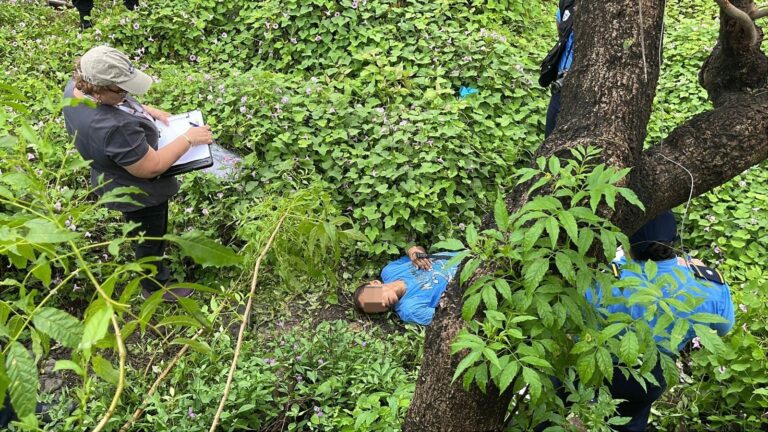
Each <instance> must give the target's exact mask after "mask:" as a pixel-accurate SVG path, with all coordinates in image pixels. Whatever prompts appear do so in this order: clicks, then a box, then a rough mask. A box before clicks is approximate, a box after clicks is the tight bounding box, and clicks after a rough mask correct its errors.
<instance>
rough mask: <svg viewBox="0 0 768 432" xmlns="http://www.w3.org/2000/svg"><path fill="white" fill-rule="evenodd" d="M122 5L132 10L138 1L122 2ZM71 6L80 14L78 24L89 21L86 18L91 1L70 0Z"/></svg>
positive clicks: (88, 14) (88, 15)
mask: <svg viewBox="0 0 768 432" xmlns="http://www.w3.org/2000/svg"><path fill="white" fill-rule="evenodd" d="M123 3H124V4H125V7H126V8H128V10H134V9H136V7H137V6H138V5H139V0H123ZM72 4H73V5H75V7H76V8H77V11H78V12H79V13H80V22H81V23H82V22H85V21H89V20H88V19H86V17H90V16H91V10H93V0H72Z"/></svg>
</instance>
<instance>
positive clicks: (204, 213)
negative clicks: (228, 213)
mask: <svg viewBox="0 0 768 432" xmlns="http://www.w3.org/2000/svg"><path fill="white" fill-rule="evenodd" d="M202 213H203V216H208V209H207V208H204V209H203V210H202Z"/></svg>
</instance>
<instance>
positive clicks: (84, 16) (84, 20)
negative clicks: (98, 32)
mask: <svg viewBox="0 0 768 432" xmlns="http://www.w3.org/2000/svg"><path fill="white" fill-rule="evenodd" d="M72 4H73V5H74V6H75V8H76V9H77V12H78V13H79V14H80V27H81V28H83V29H87V28H90V27H93V24H92V22H91V11H92V10H93V0H72Z"/></svg>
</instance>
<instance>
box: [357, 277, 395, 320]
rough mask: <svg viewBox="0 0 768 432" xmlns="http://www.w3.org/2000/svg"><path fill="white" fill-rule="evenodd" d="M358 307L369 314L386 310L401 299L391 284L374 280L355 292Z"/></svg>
mask: <svg viewBox="0 0 768 432" xmlns="http://www.w3.org/2000/svg"><path fill="white" fill-rule="evenodd" d="M355 299H356V301H357V304H358V307H359V308H360V309H362V311H363V312H365V313H368V314H374V313H381V312H386V311H388V310H389V309H391V308H392V306H394V305H395V303H397V301H398V300H399V298H398V296H397V291H396V290H395V288H394V287H392V286H391V285H390V284H383V283H381V281H379V280H372V281H370V282H368V283H367V284H365V285H363V286H361V287H360V288H358V289H357V291H356V292H355Z"/></svg>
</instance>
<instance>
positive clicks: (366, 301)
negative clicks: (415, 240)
mask: <svg viewBox="0 0 768 432" xmlns="http://www.w3.org/2000/svg"><path fill="white" fill-rule="evenodd" d="M456 254H457V252H439V253H435V254H431V255H428V254H427V251H426V250H425V249H424V248H423V247H421V246H413V247H411V248H409V249H408V251H407V252H406V255H405V256H404V257H402V258H400V259H398V260H395V261H392V262H390V263H389V264H387V265H386V266H385V267H384V269H383V270H382V271H381V280H372V281H370V282H366V283H364V284H362V285H360V287H358V288H357V290H356V291H355V294H354V296H353V298H354V301H355V306H356V307H357V308H358V309H359V310H360V311H362V312H365V313H368V314H372V313H381V312H386V311H388V310H389V309H391V308H392V307H394V309H395V312H396V313H397V315H398V316H399V317H400V319H401V320H403V321H405V322H407V323H414V324H421V325H429V323H431V322H432V316H433V315H434V314H435V308H436V307H437V306H438V304H439V303H440V299H441V298H442V296H443V293H444V292H445V288H446V287H447V286H448V283H449V282H450V281H451V279H453V276H454V275H455V274H456V268H457V267H458V263H457V264H454V265H452V266H446V263H447V262H448V261H449V260H450V259H451V257H453V256H454V255H456Z"/></svg>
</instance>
